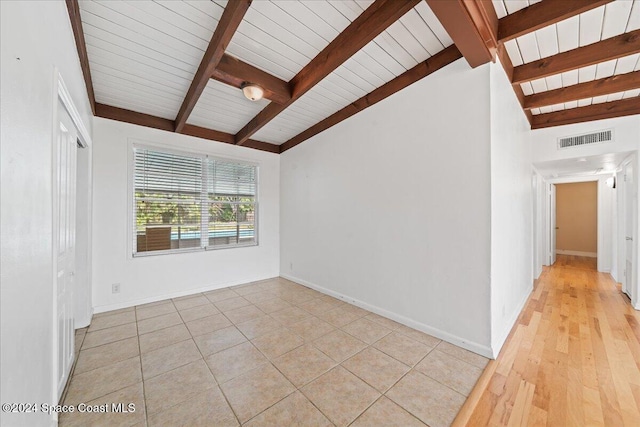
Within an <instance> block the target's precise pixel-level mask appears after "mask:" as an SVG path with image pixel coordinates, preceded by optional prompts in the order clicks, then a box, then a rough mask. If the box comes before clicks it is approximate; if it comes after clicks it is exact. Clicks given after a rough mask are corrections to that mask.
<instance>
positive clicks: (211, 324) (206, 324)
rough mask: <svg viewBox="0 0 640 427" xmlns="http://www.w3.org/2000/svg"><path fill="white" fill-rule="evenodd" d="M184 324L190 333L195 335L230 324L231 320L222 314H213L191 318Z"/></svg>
mask: <svg viewBox="0 0 640 427" xmlns="http://www.w3.org/2000/svg"><path fill="white" fill-rule="evenodd" d="M186 325H187V328H188V329H189V332H191V335H193V336H194V337H196V336H198V335H203V334H207V333H209V332H213V331H217V330H218V329H222V328H226V327H228V326H231V322H229V319H227V318H226V317H225V316H224V315H223V314H214V315H213V316H209V317H203V318H202V319H198V320H192V321H191V322H187V323H186Z"/></svg>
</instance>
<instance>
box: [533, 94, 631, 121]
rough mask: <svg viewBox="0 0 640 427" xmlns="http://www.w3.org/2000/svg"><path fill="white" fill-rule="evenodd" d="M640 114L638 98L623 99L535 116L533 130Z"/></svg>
mask: <svg viewBox="0 0 640 427" xmlns="http://www.w3.org/2000/svg"><path fill="white" fill-rule="evenodd" d="M634 114H640V100H639V99H638V97H635V98H629V99H622V100H620V101H612V102H603V103H602V104H593V105H589V106H588V107H578V108H570V109H568V110H562V111H556V112H555V113H547V114H537V115H535V116H533V122H532V123H531V128H532V129H541V128H546V127H551V126H560V125H569V124H573V123H582V122H591V121H594V120H602V119H611V118H613V117H622V116H631V115H634Z"/></svg>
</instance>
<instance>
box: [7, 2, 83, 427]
mask: <svg viewBox="0 0 640 427" xmlns="http://www.w3.org/2000/svg"><path fill="white" fill-rule="evenodd" d="M0 15H1V25H0V31H1V36H0V42H1V49H0V55H1V56H0V59H1V60H0V63H2V68H1V82H0V89H1V95H0V99H1V101H0V109H1V112H0V117H1V120H2V124H1V126H0V129H1V131H0V162H1V164H0V169H1V173H2V182H1V193H0V198H1V200H2V202H1V203H0V218H1V219H0V234H1V235H2V239H1V251H2V255H1V257H0V270H1V285H0V293H1V296H0V313H1V314H0V316H1V317H0V324H1V326H0V337H1V338H0V339H1V342H0V355H1V357H0V359H1V366H0V371H1V375H2V379H1V381H0V383H1V388H0V391H1V392H0V394H1V399H0V400H2V402H3V403H4V402H16V403H17V402H37V403H54V402H52V390H53V378H52V376H53V373H52V372H53V366H52V360H51V358H52V339H51V337H52V334H53V322H52V316H53V301H54V298H53V293H52V277H53V265H52V241H51V236H52V225H51V219H52V176H51V174H52V172H51V171H52V169H51V167H52V157H51V147H52V135H53V121H52V118H53V105H54V101H55V100H56V97H57V94H56V93H54V89H53V88H54V67H58V69H59V71H60V74H61V75H62V78H63V79H64V81H65V83H66V85H67V87H68V89H69V91H70V93H71V95H72V98H73V100H74V103H75V105H76V107H77V108H78V110H79V111H80V113H81V115H82V118H83V120H84V122H85V124H86V125H87V126H89V127H90V126H91V119H90V117H91V110H90V107H89V101H88V98H87V95H86V91H85V86H84V80H83V79H82V73H81V70H80V63H79V61H78V55H77V52H76V48H75V44H74V40H73V33H72V31H71V25H70V23H69V18H68V15H67V9H66V6H65V3H64V2H63V1H42V2H38V1H22V2H17V1H16V2H7V1H2V2H0ZM0 424H1V425H10V426H21V425H25V426H40V425H50V418H49V417H48V416H47V415H46V414H43V413H42V412H38V413H37V414H8V413H4V412H3V413H1V414H0Z"/></svg>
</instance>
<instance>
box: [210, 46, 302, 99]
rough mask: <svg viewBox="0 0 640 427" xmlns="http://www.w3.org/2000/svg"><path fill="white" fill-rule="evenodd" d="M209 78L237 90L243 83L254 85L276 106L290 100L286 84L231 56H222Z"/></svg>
mask: <svg viewBox="0 0 640 427" xmlns="http://www.w3.org/2000/svg"><path fill="white" fill-rule="evenodd" d="M211 78H213V79H215V80H217V81H219V82H222V83H226V84H228V85H230V86H233V87H236V88H238V89H240V88H241V87H242V85H243V84H244V83H255V84H257V85H259V86H260V87H262V88H263V89H264V97H265V98H266V99H268V100H270V101H273V102H277V103H278V104H284V103H286V102H287V101H289V100H290V99H291V88H290V86H289V83H288V82H285V81H284V80H280V79H279V78H277V77H275V76H272V75H271V74H269V73H267V72H265V71H262V70H261V69H259V68H256V67H254V66H253V65H249V64H247V63H245V62H242V61H241V60H239V59H238V58H235V57H233V56H231V55H227V54H225V55H223V56H222V58H221V59H220V62H219V63H218V65H217V67H216V68H215V69H214V70H213V73H212V75H211Z"/></svg>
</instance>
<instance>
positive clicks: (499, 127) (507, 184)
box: [490, 63, 533, 356]
mask: <svg viewBox="0 0 640 427" xmlns="http://www.w3.org/2000/svg"><path fill="white" fill-rule="evenodd" d="M490 68H491V79H490V83H491V347H492V350H493V355H494V356H497V355H498V352H499V351H500V348H502V345H503V344H504V341H505V339H506V338H507V335H509V332H510V331H511V328H512V327H513V325H514V323H515V321H516V319H517V317H518V315H519V314H520V311H521V310H522V307H523V306H524V303H525V302H526V300H527V297H528V296H529V294H530V293H531V290H532V287H533V270H532V260H533V228H532V222H533V204H532V201H533V192H532V173H533V169H532V165H531V131H530V127H529V122H528V121H527V118H526V117H525V115H524V114H523V112H522V109H521V108H520V104H519V103H518V100H517V98H516V96H515V93H514V92H513V89H512V88H511V84H510V83H509V81H508V79H507V76H506V74H505V72H504V70H503V68H502V66H501V65H500V64H499V63H495V64H491V66H490Z"/></svg>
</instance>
